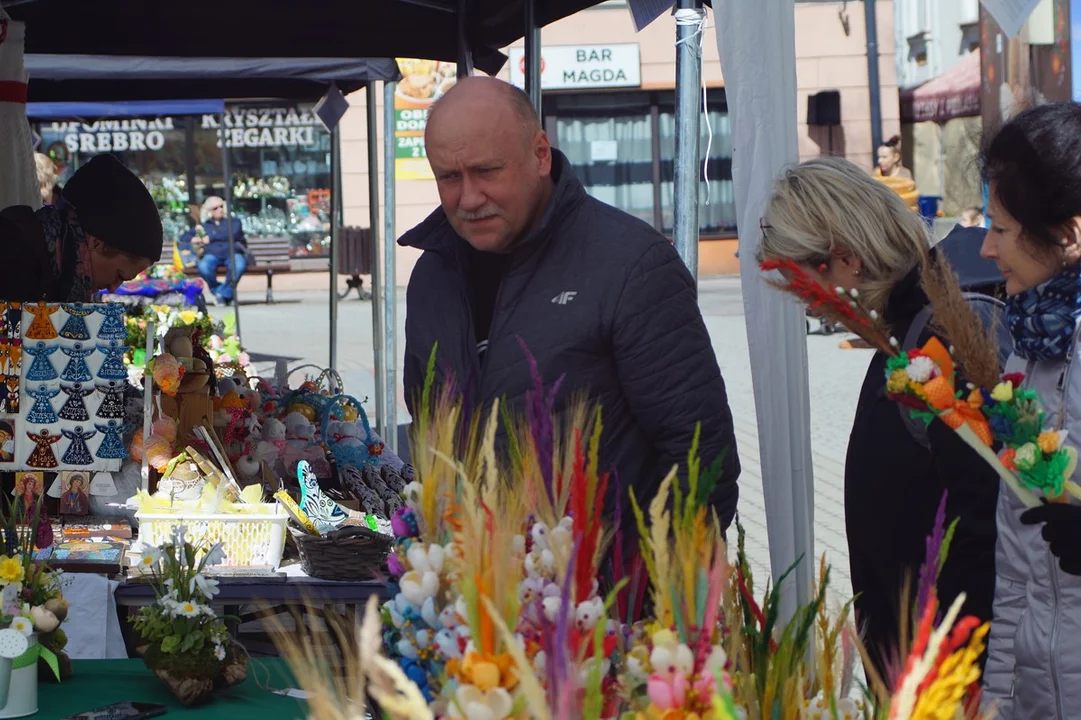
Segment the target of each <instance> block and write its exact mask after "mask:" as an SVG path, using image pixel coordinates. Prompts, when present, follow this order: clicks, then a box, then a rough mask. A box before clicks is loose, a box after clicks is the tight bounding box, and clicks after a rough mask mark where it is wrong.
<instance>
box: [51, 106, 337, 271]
mask: <svg viewBox="0 0 1081 720" xmlns="http://www.w3.org/2000/svg"><path fill="white" fill-rule="evenodd" d="M222 119H223V118H222V117H221V116H218V115H202V116H165V117H141V118H120V119H118V118H109V119H100V120H95V119H90V118H85V119H79V120H72V121H56V122H44V123H38V124H37V125H36V126H35V131H36V132H37V134H38V135H39V136H40V137H41V142H40V144H39V147H38V150H39V151H41V152H44V153H46V154H48V155H49V156H50V157H51V158H52V159H53V160H54V161H55V162H56V165H57V170H58V174H59V183H60V185H61V186H63V184H64V183H65V182H66V181H67V179H68V178H70V177H71V175H72V174H73V173H74V172H75V170H76V169H78V167H79V166H80V165H81V164H82V163H84V162H86V161H87V160H89V159H90V158H91V157H93V156H94V155H96V154H99V153H105V152H108V153H112V154H114V155H116V156H117V157H118V158H119V159H120V160H121V162H123V163H124V164H125V165H126V166H127V167H128V168H130V169H131V170H132V171H133V172H135V173H136V174H137V175H138V176H139V177H140V178H141V179H142V180H143V182H144V183H145V184H146V186H147V188H148V189H149V190H150V193H151V195H152V196H153V197H154V199H155V201H156V202H157V203H158V208H159V210H160V212H161V216H162V225H163V227H164V230H165V240H166V246H167V248H168V251H169V252H170V253H171V252H172V242H173V241H175V240H176V239H177V238H178V237H180V235H182V234H183V233H184V232H185V231H186V230H187V229H188V228H189V227H192V226H193V225H194V224H195V223H196V222H198V221H199V208H200V207H201V206H202V203H203V202H204V201H205V200H206V198H208V197H210V196H212V195H217V196H219V197H223V198H224V197H225V187H224V179H223V172H222V153H221V140H222V134H223V133H222V128H221V122H222ZM224 122H225V129H224V136H225V142H226V145H227V147H228V149H229V170H230V173H229V174H230V183H231V185H230V187H231V190H232V194H233V207H232V208H231V213H232V214H233V216H234V217H236V218H238V219H239V220H240V221H241V222H242V223H243V225H244V233H245V234H246V235H247V236H248V237H261V236H274V237H288V238H289V239H290V254H291V255H292V256H293V257H307V256H322V255H326V253H327V248H328V245H329V242H330V190H329V188H330V187H331V178H330V133H329V132H327V130H326V129H325V128H324V127H323V125H322V124H321V123H320V122H319V120H318V119H317V118H316V117H315V115H314V114H313V113H312V112H311V107H310V106H306V105H268V104H244V105H229V106H226V114H225V116H224Z"/></svg>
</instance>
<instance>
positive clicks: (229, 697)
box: [35, 658, 306, 720]
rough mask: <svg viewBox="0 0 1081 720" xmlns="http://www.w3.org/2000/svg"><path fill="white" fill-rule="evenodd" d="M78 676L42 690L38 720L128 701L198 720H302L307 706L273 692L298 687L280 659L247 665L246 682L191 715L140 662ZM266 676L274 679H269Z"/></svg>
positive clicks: (87, 663)
mask: <svg viewBox="0 0 1081 720" xmlns="http://www.w3.org/2000/svg"><path fill="white" fill-rule="evenodd" d="M74 666H75V676H74V677H73V678H71V680H68V681H67V682H64V683H62V684H60V685H56V684H52V683H41V684H40V685H39V686H38V714H37V715H36V716H35V717H36V718H40V720H60V719H61V718H65V717H67V716H68V715H74V714H76V713H80V712H86V711H87V710H93V709H95V708H99V707H102V706H104V705H110V704H112V703H115V702H122V701H124V700H134V701H137V702H149V703H158V704H161V705H166V706H168V708H169V712H167V713H166V714H165V715H164V716H163V717H165V718H173V717H178V718H179V717H185V718H193V719H195V718H198V719H199V720H218V719H219V718H220V719H221V720H271V718H273V720H302V719H303V718H304V717H305V716H306V710H305V706H304V703H303V702H301V701H299V700H296V699H294V698H290V697H285V696H283V695H276V694H274V693H272V692H270V691H269V690H264V689H263V688H262V687H260V684H261V685H262V686H263V687H269V688H271V689H282V688H289V687H295V686H294V685H292V684H291V679H290V676H289V674H288V671H287V670H286V669H285V666H284V664H283V663H282V662H281V661H280V660H278V659H277V658H269V659H262V658H260V659H257V660H253V661H251V662H249V664H248V679H247V680H245V681H244V682H242V683H241V684H239V685H237V686H235V687H232V688H230V689H229V690H226V691H225V692H221V693H216V694H215V695H214V699H213V701H211V702H210V703H209V704H207V705H204V706H202V707H198V708H191V709H187V708H185V707H184V706H182V705H181V704H180V703H179V702H177V701H176V699H175V698H173V696H172V695H171V694H170V693H169V691H168V690H167V689H166V687H165V685H163V684H162V682H161V681H160V680H158V678H157V677H156V676H155V675H154V674H153V673H151V672H150V671H149V670H147V669H146V666H145V665H143V661H142V660H76V661H75V662H74ZM267 671H269V674H270V677H269V679H268V678H267Z"/></svg>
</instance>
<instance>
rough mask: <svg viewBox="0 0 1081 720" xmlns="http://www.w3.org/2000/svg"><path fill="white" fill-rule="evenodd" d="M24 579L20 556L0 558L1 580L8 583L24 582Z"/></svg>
mask: <svg viewBox="0 0 1081 720" xmlns="http://www.w3.org/2000/svg"><path fill="white" fill-rule="evenodd" d="M22 579H23V564H22V561H21V560H19V558H10V557H5V558H4V559H2V560H0V582H3V583H4V584H5V585H6V584H7V583H13V582H22Z"/></svg>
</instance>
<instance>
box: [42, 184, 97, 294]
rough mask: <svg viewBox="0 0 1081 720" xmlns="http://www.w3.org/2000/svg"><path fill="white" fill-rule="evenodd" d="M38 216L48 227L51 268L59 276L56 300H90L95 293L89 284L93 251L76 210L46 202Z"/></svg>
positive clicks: (46, 230)
mask: <svg viewBox="0 0 1081 720" xmlns="http://www.w3.org/2000/svg"><path fill="white" fill-rule="evenodd" d="M37 218H38V220H40V221H41V225H42V227H43V228H44V230H45V249H46V251H48V253H49V270H50V272H52V274H53V277H54V278H55V279H56V296H55V298H54V299H55V300H57V301H59V302H88V301H89V300H90V297H91V295H92V294H93V289H92V288H91V285H90V250H89V248H88V247H87V244H86V234H85V233H84V232H83V229H82V227H80V225H79V219H78V218H77V217H76V216H75V210H74V209H73V208H72V207H71V206H67V205H65V206H62V207H56V206H51V205H46V206H45V207H43V208H41V209H40V210H38V211H37Z"/></svg>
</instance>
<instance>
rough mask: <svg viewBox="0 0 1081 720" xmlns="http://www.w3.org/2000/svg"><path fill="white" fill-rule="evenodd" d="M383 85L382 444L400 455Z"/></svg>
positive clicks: (388, 133)
mask: <svg viewBox="0 0 1081 720" xmlns="http://www.w3.org/2000/svg"><path fill="white" fill-rule="evenodd" d="M396 85H397V83H393V82H384V83H383V318H384V320H383V342H384V345H383V354H384V359H383V372H384V373H386V382H385V388H384V390H383V393H384V395H383V402H384V403H385V404H386V408H385V411H386V416H387V427H386V432H385V433H384V435H383V442H385V443H386V444H387V447H389V448H390V449H391V451H392V452H394V453H397V452H398V282H397V268H396V267H395V266H396V262H395V261H396V260H397V250H398V249H397V247H395V240H397V238H398V234H397V233H396V232H395V230H394V222H395V220H396V218H395V211H396V210H397V206H396V204H395V203H396V202H397V199H396V197H395V186H394V182H395V178H394V170H395V168H394V123H395V121H396V119H395V117H394V88H395V86H396Z"/></svg>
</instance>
